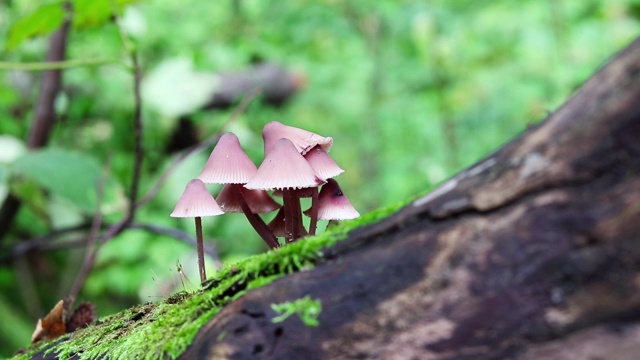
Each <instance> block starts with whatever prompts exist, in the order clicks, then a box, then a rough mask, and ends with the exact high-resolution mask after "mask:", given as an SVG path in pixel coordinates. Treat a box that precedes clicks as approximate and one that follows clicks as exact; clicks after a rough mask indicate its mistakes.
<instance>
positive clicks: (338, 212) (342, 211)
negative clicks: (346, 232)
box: [304, 179, 360, 220]
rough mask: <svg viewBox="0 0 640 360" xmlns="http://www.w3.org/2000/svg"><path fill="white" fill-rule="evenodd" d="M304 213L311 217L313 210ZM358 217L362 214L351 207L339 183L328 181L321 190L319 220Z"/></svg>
mask: <svg viewBox="0 0 640 360" xmlns="http://www.w3.org/2000/svg"><path fill="white" fill-rule="evenodd" d="M304 213H305V215H307V216H309V214H310V213H311V209H308V210H306V211H305V212H304ZM358 216H360V213H358V211H357V210H356V209H355V208H354V207H353V205H351V202H350V201H349V199H348V198H347V196H346V195H344V193H343V192H342V189H340V185H338V182H337V181H335V180H333V179H328V180H327V184H326V185H324V186H323V187H322V190H320V195H319V198H318V220H347V219H355V218H357V217H358Z"/></svg>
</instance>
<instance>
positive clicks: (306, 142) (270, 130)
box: [262, 121, 333, 157]
mask: <svg viewBox="0 0 640 360" xmlns="http://www.w3.org/2000/svg"><path fill="white" fill-rule="evenodd" d="M262 138H263V139H264V155H265V157H266V156H267V155H268V154H269V152H271V150H272V149H273V146H274V145H275V144H276V142H277V141H278V140H279V139H282V138H285V139H289V140H291V142H292V143H293V145H295V147H296V150H297V151H298V152H299V153H300V154H302V155H304V154H306V153H307V152H308V151H309V150H311V148H313V147H314V146H316V145H320V146H321V147H322V149H323V150H324V151H326V152H329V149H331V145H333V138H331V137H324V136H320V135H318V134H315V133H312V132H311V131H307V130H303V129H299V128H297V127H293V126H288V125H283V124H281V123H279V122H277V121H272V122H270V123H268V124H267V125H265V126H264V127H263V128H262Z"/></svg>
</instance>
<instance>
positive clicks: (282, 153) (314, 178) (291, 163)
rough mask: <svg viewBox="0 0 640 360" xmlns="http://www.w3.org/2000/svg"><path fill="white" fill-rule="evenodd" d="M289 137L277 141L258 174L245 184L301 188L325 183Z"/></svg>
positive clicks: (267, 188)
mask: <svg viewBox="0 0 640 360" xmlns="http://www.w3.org/2000/svg"><path fill="white" fill-rule="evenodd" d="M325 182H326V181H324V180H322V179H321V178H320V177H318V175H317V174H316V172H315V171H313V169H312V168H311V166H310V165H309V164H308V163H307V161H306V160H305V159H304V157H303V156H302V155H300V153H298V151H297V150H296V147H295V146H294V145H293V143H292V142H291V141H290V140H289V139H284V138H283V139H280V140H278V141H276V143H275V145H274V146H273V149H272V150H271V151H270V152H269V153H268V154H267V156H266V157H265V158H264V161H262V164H260V167H259V168H258V172H256V175H255V176H254V177H253V178H252V179H251V180H249V182H248V183H246V184H245V185H244V186H245V187H246V188H247V189H252V190H255V189H257V190H271V189H300V188H306V187H314V186H319V185H322V184H324V183H325Z"/></svg>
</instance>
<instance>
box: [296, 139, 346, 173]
mask: <svg viewBox="0 0 640 360" xmlns="http://www.w3.org/2000/svg"><path fill="white" fill-rule="evenodd" d="M304 158H305V159H306V160H307V162H308V163H309V165H311V168H312V169H313V170H314V171H315V172H316V174H318V176H320V177H321V178H323V179H325V180H326V179H329V178H332V177H335V176H338V175H340V174H342V173H343V172H344V170H342V169H341V168H340V166H338V164H336V162H335V161H333V159H332V158H331V157H330V156H329V154H327V152H326V151H324V150H323V149H322V147H321V146H317V145H316V146H314V147H313V149H311V150H309V152H307V153H306V154H305V155H304Z"/></svg>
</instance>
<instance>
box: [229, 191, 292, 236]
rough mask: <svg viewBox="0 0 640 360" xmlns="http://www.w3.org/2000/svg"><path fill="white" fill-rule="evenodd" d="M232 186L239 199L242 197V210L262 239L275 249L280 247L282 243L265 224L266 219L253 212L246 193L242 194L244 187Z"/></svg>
mask: <svg viewBox="0 0 640 360" xmlns="http://www.w3.org/2000/svg"><path fill="white" fill-rule="evenodd" d="M230 186H231V188H232V190H233V191H235V193H236V196H237V197H238V199H240V207H241V208H242V212H243V213H244V216H246V217H247V220H249V223H250V224H251V226H253V229H254V230H255V231H256V232H257V233H258V235H260V237H261V238H262V240H264V242H265V243H267V245H268V246H269V248H271V249H275V248H277V247H279V246H280V244H279V243H278V239H277V238H276V237H275V235H273V232H271V230H269V227H268V226H267V224H265V222H264V220H262V218H261V217H260V215H258V214H256V213H254V212H252V211H251V209H250V208H249V205H248V204H247V200H245V198H244V195H243V194H242V189H241V188H240V186H241V185H238V184H230Z"/></svg>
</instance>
